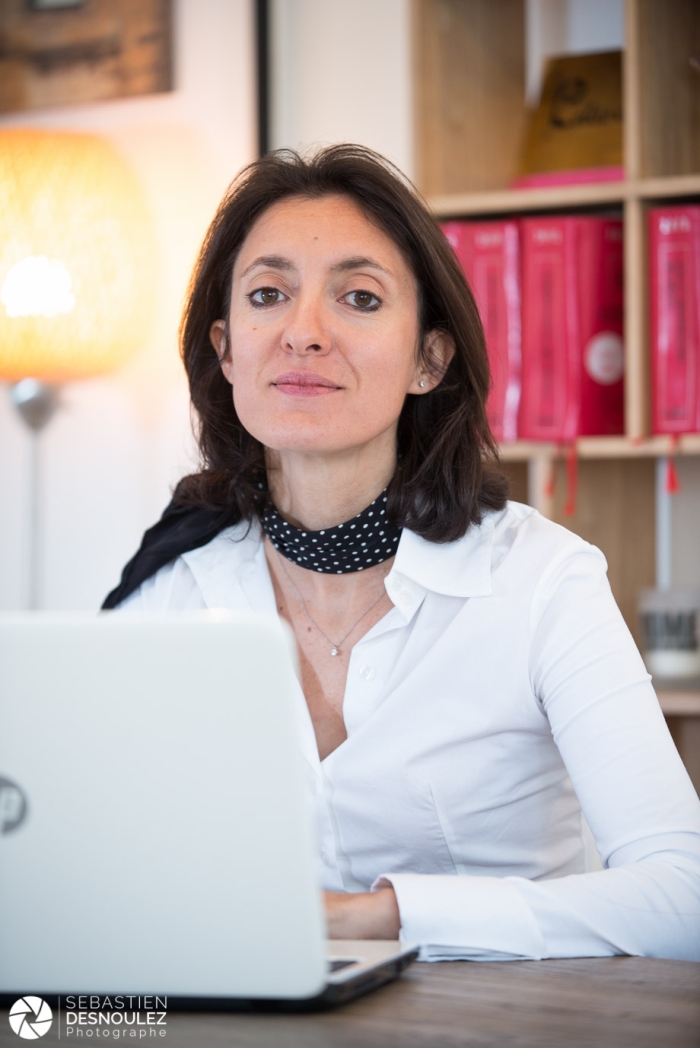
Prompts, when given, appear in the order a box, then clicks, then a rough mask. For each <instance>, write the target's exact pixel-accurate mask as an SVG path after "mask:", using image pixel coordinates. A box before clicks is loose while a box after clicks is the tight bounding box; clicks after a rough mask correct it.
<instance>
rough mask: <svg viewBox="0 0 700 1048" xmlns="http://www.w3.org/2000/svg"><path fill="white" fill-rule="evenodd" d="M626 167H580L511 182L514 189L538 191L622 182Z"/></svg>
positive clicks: (522, 177)
mask: <svg viewBox="0 0 700 1048" xmlns="http://www.w3.org/2000/svg"><path fill="white" fill-rule="evenodd" d="M624 177H625V169H624V167H580V168H575V169H572V170H571V171H541V172H539V173H538V174H535V175H519V176H518V178H514V179H513V181H512V182H511V186H512V187H513V189H537V188H546V187H547V186H580V185H585V184H586V183H588V182H622V181H623V180H624Z"/></svg>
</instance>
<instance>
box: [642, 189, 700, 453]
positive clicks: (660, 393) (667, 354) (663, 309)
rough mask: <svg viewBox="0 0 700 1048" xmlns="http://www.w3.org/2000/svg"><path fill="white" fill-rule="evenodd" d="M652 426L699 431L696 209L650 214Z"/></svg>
mask: <svg viewBox="0 0 700 1048" xmlns="http://www.w3.org/2000/svg"><path fill="white" fill-rule="evenodd" d="M649 249H650V250H649V258H650V284H651V287H650V291H651V294H650V304H651V338H650V348H651V378H652V428H653V431H654V432H655V433H688V432H693V433H694V432H699V431H700V206H697V205H695V206H682V207H663V208H652V209H651V210H650V212H649Z"/></svg>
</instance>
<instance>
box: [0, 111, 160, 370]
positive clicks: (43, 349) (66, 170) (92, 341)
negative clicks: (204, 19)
mask: <svg viewBox="0 0 700 1048" xmlns="http://www.w3.org/2000/svg"><path fill="white" fill-rule="evenodd" d="M149 231H150V223H149V219H148V212H147V209H146V206H145V203H144V200H143V194H142V192H141V190H140V187H139V185H138V183H137V181H136V179H135V177H134V175H133V174H132V173H131V171H130V169H129V167H128V166H127V164H126V163H125V162H124V160H122V159H121V157H120V156H119V154H118V153H117V152H116V151H115V150H114V149H113V148H112V146H110V145H109V143H107V142H105V141H103V140H102V139H100V138H97V137H96V136H94V135H84V134H65V133H61V132H47V131H25V130H7V131H2V132H0V378H1V379H5V380H8V381H10V382H17V381H19V380H20V379H22V378H26V377H27V376H32V377H33V378H36V379H41V380H42V381H44V382H64V381H66V380H68V379H76V378H86V377H88V376H91V375H101V374H104V373H105V372H107V371H111V370H112V369H113V368H115V367H117V366H118V365H119V364H121V363H123V362H124V361H125V360H127V359H128V357H130V356H131V355H132V354H133V353H134V351H135V350H136V349H138V347H139V345H140V344H141V343H142V340H143V334H144V328H145V326H146V322H147V318H148V295H147V287H146V286H147V276H148V262H149V257H148V256H149V254H150V251H149V247H150V236H149Z"/></svg>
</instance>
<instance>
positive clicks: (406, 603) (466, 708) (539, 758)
mask: <svg viewBox="0 0 700 1048" xmlns="http://www.w3.org/2000/svg"><path fill="white" fill-rule="evenodd" d="M245 531H246V528H245V527H242V526H239V527H237V528H231V529H228V530H227V531H224V532H222V533H221V534H220V535H218V536H217V537H216V538H215V539H214V540H213V541H212V542H210V543H209V544H208V545H207V546H204V547H202V548H201V549H198V550H195V551H193V552H191V553H186V554H184V555H183V556H182V557H180V558H179V559H178V560H176V561H175V562H173V563H172V564H171V565H168V566H167V567H165V568H163V569H161V570H160V571H159V572H158V573H157V575H155V576H154V577H153V578H151V579H149V580H148V581H147V582H145V583H144V584H143V585H142V586H141V588H140V589H139V590H138V591H137V592H136V593H135V594H134V595H133V596H131V597H130V598H128V600H126V601H125V602H124V603H123V604H122V605H121V608H123V609H144V610H165V609H171V610H175V609H177V610H182V609H195V608H212V607H226V608H236V609H251V608H252V609H253V610H257V611H265V612H268V613H269V612H272V613H274V612H275V611H276V605H275V598H274V593H273V589H272V584H271V581H270V576H269V572H268V569H267V564H266V561H265V556H264V550H263V544H262V541H261V535H260V531H259V529H258V528H253V529H251V530H250V532H249V533H248V534H247V535H246V534H245ZM385 585H386V589H387V593H388V595H389V597H390V598H391V601H392V603H393V605H394V607H393V608H392V610H391V611H390V612H389V613H388V614H387V615H385V617H384V618H383V619H382V620H381V621H380V622H378V623H377V624H376V625H375V626H374V627H373V628H372V629H371V630H370V631H369V632H368V633H367V634H366V635H365V636H364V637H363V638H362V640H360V641H359V642H358V643H357V644H356V645H355V647H354V648H353V650H352V653H351V655H350V660H349V668H348V677H347V685H346V690H345V698H344V705H343V715H344V719H345V725H346V729H347V739H346V741H345V742H343V743H342V744H341V745H340V746H339V747H338V748H337V749H336V750H335V751H334V752H333V753H331V754H330V756H328V757H327V758H326V759H325V760H324V761H319V757H318V751H317V748H316V741H315V737H314V732H313V726H312V724H311V720H310V717H309V715H308V711H307V709H306V704H305V702H303V701H300V702H299V704H298V705H299V709H300V710H301V711H302V712H301V716H302V718H303V725H302V736H303V746H304V753H305V757H306V761H307V765H308V772H309V781H310V786H311V789H312V791H313V793H314V796H315V803H316V812H317V822H318V835H319V843H320V856H321V861H322V864H323V877H322V883H323V886H324V887H325V888H328V889H331V890H335V891H366V890H368V889H369V888H371V887H372V886H378V885H381V884H383V883H386V882H391V884H393V886H394V889H395V891H396V895H397V898H398V904H399V910H400V914H401V937H402V939H403V940H404V941H406V942H418V943H421V946H422V950H421V956H422V958H423V959H425V960H438V959H442V958H467V959H473V960H494V959H515V958H533V959H541V958H546V957H572V956H604V955H608V954H642V955H646V956H652V957H676V958H684V959H688V960H700V802H699V801H698V797H697V795H696V793H695V790H694V789H693V787H692V784H691V783H690V780H689V778H688V776H687V774H686V772H685V769H684V767H683V765H682V763H681V761H680V759H679V757H678V754H677V752H676V749H675V747H674V745H673V742H672V740H671V738H670V735H669V733H668V730H667V728H666V724H665V721H664V718H663V715H662V713H661V710H660V708H659V705H658V702H657V699H656V696H655V694H654V691H653V689H652V686H651V683H650V678H649V675H648V674H647V672H646V670H645V668H644V664H643V662H642V660H641V658H640V656H639V653H638V652H637V649H636V647H635V645H634V642H633V640H632V638H631V636H630V633H629V631H628V629H627V627H626V625H625V623H624V621H623V619H622V616H621V614H620V612H619V610H618V608H617V606H616V605H615V602H614V600H613V597H612V594H611V592H610V587H609V585H608V581H607V577H606V563H605V558H604V557H603V555H602V554H601V553H600V551H599V550H597V549H596V548H595V547H593V546H590V545H589V544H588V543H586V542H584V541H583V540H582V539H580V538H578V537H577V536H576V535H573V534H572V533H570V532H568V531H566V530H565V529H564V528H561V527H559V526H558V525H556V524H553V523H551V522H550V521H548V520H545V519H544V518H543V517H541V516H540V515H539V514H538V513H536V512H535V511H534V510H532V509H530V508H529V507H527V506H522V505H519V504H517V503H509V504H508V506H507V508H506V509H505V510H503V511H502V512H500V513H491V514H487V515H486V516H485V518H484V521H483V524H482V525H481V526H480V527H472V528H470V529H469V531H468V533H467V535H466V536H465V537H464V538H463V539H460V540H459V541H457V542H453V543H446V544H442V545H438V544H434V543H429V542H426V541H425V540H423V539H421V538H419V537H418V536H417V535H415V534H414V533H412V532H410V531H404V532H403V534H402V537H401V542H400V544H399V548H398V552H397V554H396V559H395V562H394V565H393V567H392V570H391V571H390V573H389V575H388V576H387V578H386V582H385ZM300 697H301V696H300ZM301 698H302V699H303V697H301ZM582 810H583V813H585V820H586V821H587V823H588V825H589V826H590V828H591V830H592V833H593V836H594V838H595V844H596V848H597V850H598V853H599V854H600V857H601V860H602V864H603V867H604V869H598V870H597V871H595V869H594V866H592V865H591V863H590V862H587V859H586V846H585V837H586V828H585V823H584V820H583V819H582Z"/></svg>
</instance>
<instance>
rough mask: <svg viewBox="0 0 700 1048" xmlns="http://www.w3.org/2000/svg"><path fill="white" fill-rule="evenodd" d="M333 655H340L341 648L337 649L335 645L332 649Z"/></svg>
mask: <svg viewBox="0 0 700 1048" xmlns="http://www.w3.org/2000/svg"><path fill="white" fill-rule="evenodd" d="M331 655H340V648H336V646H335V644H334V645H333V647H332V648H331Z"/></svg>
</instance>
